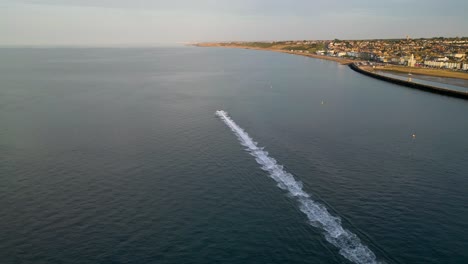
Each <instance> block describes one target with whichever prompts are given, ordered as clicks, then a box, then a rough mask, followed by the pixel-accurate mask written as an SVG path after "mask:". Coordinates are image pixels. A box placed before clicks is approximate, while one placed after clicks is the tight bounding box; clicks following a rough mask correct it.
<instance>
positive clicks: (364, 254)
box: [216, 110, 379, 264]
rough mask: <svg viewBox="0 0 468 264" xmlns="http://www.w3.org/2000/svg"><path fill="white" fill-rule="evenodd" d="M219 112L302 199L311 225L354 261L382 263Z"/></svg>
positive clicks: (277, 177)
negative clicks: (321, 231)
mask: <svg viewBox="0 0 468 264" xmlns="http://www.w3.org/2000/svg"><path fill="white" fill-rule="evenodd" d="M216 115H217V116H218V117H219V118H221V120H223V122H224V123H225V124H226V125H227V126H228V127H229V128H230V129H231V130H232V131H233V132H234V134H235V135H236V136H237V138H238V139H239V141H240V143H241V144H242V145H243V146H245V147H247V149H246V150H247V151H248V152H249V153H250V154H251V155H252V156H254V157H255V160H256V161H257V163H258V164H260V165H261V166H262V169H263V170H264V171H266V172H268V173H269V176H270V177H271V178H272V179H274V180H275V181H276V182H277V183H278V187H279V188H281V189H283V190H286V191H288V192H289V194H291V195H292V196H293V197H294V198H295V199H296V200H297V201H298V203H299V206H300V209H301V211H302V212H303V213H304V214H305V215H306V216H307V218H308V219H309V221H310V223H311V225H313V226H314V227H317V228H320V229H321V230H323V231H324V232H323V233H324V235H325V239H326V240H327V241H328V242H330V243H331V244H333V245H334V246H336V247H337V248H339V251H340V254H341V255H342V256H344V257H345V258H346V259H348V260H350V261H352V262H354V263H366V264H370V263H379V262H378V261H377V259H376V257H375V254H374V253H373V252H372V251H371V250H370V249H369V248H368V247H367V246H365V245H363V244H362V243H361V241H360V240H359V238H358V237H357V236H356V235H355V234H353V233H352V232H350V231H348V230H346V229H344V228H343V227H342V226H341V220H340V218H338V217H335V216H332V215H331V214H330V213H329V212H328V210H327V209H326V208H325V206H323V205H322V204H320V203H318V202H316V201H314V200H312V199H311V198H310V195H309V194H307V193H306V192H305V191H304V190H303V189H302V184H301V182H299V181H297V180H296V179H294V176H293V175H292V174H290V173H289V172H287V171H285V170H284V169H283V166H281V165H279V164H278V163H277V162H276V160H275V159H274V158H272V157H270V156H269V154H268V152H266V151H265V150H263V148H259V147H258V146H257V142H255V141H254V140H253V139H252V138H251V137H250V136H249V135H248V134H247V133H246V132H245V131H244V130H243V129H242V128H241V127H239V126H238V125H237V124H236V123H235V122H234V121H233V120H232V119H231V118H230V117H229V116H228V114H227V113H226V112H225V111H223V110H219V111H216Z"/></svg>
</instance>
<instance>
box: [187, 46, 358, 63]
mask: <svg viewBox="0 0 468 264" xmlns="http://www.w3.org/2000/svg"><path fill="white" fill-rule="evenodd" d="M192 46H196V47H203V48H214V47H218V48H234V49H248V50H264V51H273V52H281V53H287V54H292V55H298V56H304V57H309V58H314V59H321V60H328V61H334V62H338V63H340V64H342V65H348V64H351V63H353V62H356V61H357V60H350V59H344V58H338V57H330V56H325V55H317V54H311V53H300V52H292V51H289V50H281V49H272V48H259V47H250V46H243V45H229V44H223V43H211V42H210V43H196V44H192Z"/></svg>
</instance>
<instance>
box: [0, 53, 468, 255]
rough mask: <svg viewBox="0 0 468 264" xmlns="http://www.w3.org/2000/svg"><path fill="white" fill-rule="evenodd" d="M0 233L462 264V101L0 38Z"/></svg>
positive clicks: (219, 64) (465, 235)
mask: <svg viewBox="0 0 468 264" xmlns="http://www.w3.org/2000/svg"><path fill="white" fill-rule="evenodd" d="M216 110H225V111H227V112H228V114H229V116H230V117H231V118H232V120H233V121H234V122H235V124H236V126H238V127H239V128H242V129H244V130H245V131H246V132H247V133H249V136H250V137H251V138H252V139H253V140H255V141H257V142H258V146H259V147H260V146H262V147H265V151H268V153H269V154H268V158H271V159H273V158H274V159H275V160H277V162H278V163H279V164H282V165H284V168H283V169H281V172H283V171H284V172H289V173H291V174H292V175H294V178H295V181H296V182H295V183H298V182H302V185H303V187H302V191H303V193H304V194H307V195H309V196H310V197H308V198H304V197H302V196H301V197H299V198H298V197H297V196H294V194H293V193H294V192H291V189H290V188H292V187H291V186H289V187H287V188H285V186H282V187H283V189H281V188H278V186H277V185H278V183H277V182H278V181H277V180H278V178H277V179H273V178H271V177H270V176H272V173H273V172H274V171H273V169H274V168H273V167H269V170H268V168H265V166H263V169H262V165H265V164H263V163H265V162H266V161H268V160H266V161H265V160H258V157H260V155H263V154H264V152H262V151H261V150H255V148H251V149H249V148H248V149H247V150H246V146H243V145H241V143H242V142H241V141H239V139H238V138H237V136H236V134H235V132H234V131H231V129H230V128H229V127H228V126H227V123H225V122H227V121H225V120H221V119H220V118H219V117H216V116H215V111H216ZM231 128H232V127H231ZM413 134H414V135H415V137H413ZM243 143H244V144H245V142H243ZM249 152H250V153H249ZM256 158H257V160H256ZM262 162H263V163H262ZM267 167H268V166H267ZM272 168H273V169H272ZM275 168H276V167H275ZM278 168H279V167H278ZM278 170H279V169H278ZM272 171H273V172H272ZM281 177H282V176H281ZM281 177H280V180H281V179H282V178H281ZM288 188H289V189H288ZM312 203H313V204H316V205H318V207H317V208H315V209H310V211H307V213H304V211H305V210H304V204H306V205H310V204H312ZM320 204H321V205H323V206H320ZM320 213H322V214H320ZM327 217H328V218H327ZM334 217H338V218H339V219H341V223H340V222H339V220H337V218H334ZM311 219H316V220H317V221H314V220H311ZM324 219H325V220H327V219H328V220H330V219H331V220H333V221H331V220H330V221H331V222H327V223H325V222H322V223H321V222H320V221H325V220H324ZM311 221H312V222H311ZM327 228H328V229H327ZM340 228H342V230H346V232H347V234H352V235H355V236H356V237H355V238H354V239H348V240H346V239H344V240H340V241H341V242H340V241H338V240H339V237H338V238H336V239H334V238H331V237H330V234H332V235H333V234H335V232H338V231H339V230H340ZM338 233H339V232H338ZM0 235H1V239H0V262H1V263H48V264H49V263H52V264H54V263H96V264H97V263H158V264H159V263H171V264H172V263H236V264H237V263H239V264H240V263H352V262H350V261H349V259H352V257H353V256H350V255H349V254H346V252H344V249H351V250H352V249H354V248H356V247H357V246H363V247H366V248H367V249H368V250H369V252H370V253H371V255H370V256H364V255H363V252H362V251H355V252H354V251H353V252H354V253H355V256H354V257H356V258H357V259H361V261H360V263H372V262H373V261H374V260H376V261H379V262H385V263H460V264H461V263H468V250H467V249H468V101H464V100H460V99H456V98H450V97H446V96H440V95H437V94H431V93H425V92H422V91H418V90H412V89H409V88H405V87H401V86H397V85H394V84H390V83H386V82H382V81H380V80H376V79H373V78H369V77H366V76H364V75H360V74H359V73H356V72H354V71H352V70H350V69H348V67H346V66H341V65H338V64H336V63H334V62H329V61H321V60H316V59H311V58H306V57H300V56H293V55H288V54H279V53H272V52H261V51H248V50H236V49H232V50H231V49H217V48H195V47H177V48H148V49H145V48H140V49H125V48H115V49H110V48H87V49H78V48H76V49H60V48H58V49H47V48H43V49H39V48H38V49H27V48H24V49H19V48H3V49H0ZM337 241H338V242H337ZM347 242H349V243H348V244H347V245H344V244H340V243H347ZM366 252H367V251H366ZM372 255H375V259H374V258H373V256H372ZM355 262H356V261H355ZM358 262H359V261H358Z"/></svg>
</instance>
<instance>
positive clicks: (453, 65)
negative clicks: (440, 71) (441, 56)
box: [444, 62, 460, 69]
mask: <svg viewBox="0 0 468 264" xmlns="http://www.w3.org/2000/svg"><path fill="white" fill-rule="evenodd" d="M444 67H445V68H447V69H460V63H459V62H446V63H445V65H444Z"/></svg>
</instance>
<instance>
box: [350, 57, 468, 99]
mask: <svg viewBox="0 0 468 264" xmlns="http://www.w3.org/2000/svg"><path fill="white" fill-rule="evenodd" d="M349 67H350V68H351V69H353V70H354V71H356V72H359V73H362V74H364V75H367V76H369V77H372V78H376V79H379V80H382V81H387V82H391V83H394V84H399V85H403V86H406V87H409V88H413V89H418V90H422V91H426V92H431V93H436V94H442V95H447V96H452V97H457V98H461V99H465V100H468V92H461V91H455V90H450V89H445V88H441V87H436V86H431V85H426V84H420V83H414V82H410V81H404V80H399V79H395V78H392V77H388V76H383V75H380V74H377V73H373V72H370V71H366V70H364V69H362V68H360V67H359V66H358V65H356V63H350V64H349Z"/></svg>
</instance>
